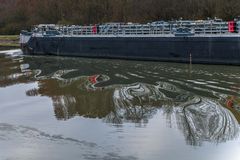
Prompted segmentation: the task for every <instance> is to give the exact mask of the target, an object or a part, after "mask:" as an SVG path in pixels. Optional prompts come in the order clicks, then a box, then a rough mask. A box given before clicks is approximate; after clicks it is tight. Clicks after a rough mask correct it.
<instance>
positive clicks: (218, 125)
mask: <svg viewBox="0 0 240 160" xmlns="http://www.w3.org/2000/svg"><path fill="white" fill-rule="evenodd" d="M164 111H167V112H164V113H165V114H166V115H167V118H168V121H169V123H170V124H171V123H175V121H176V122H177V127H178V129H179V130H181V131H182V132H183V134H184V136H185V139H186V142H187V143H188V144H190V145H202V143H203V142H204V141H208V142H214V143H219V142H225V141H227V140H230V139H233V138H235V137H236V136H238V133H239V126H238V122H237V120H236V118H235V117H234V116H233V114H232V113H231V112H230V111H229V110H227V109H226V108H223V107H222V106H221V105H220V104H219V103H217V102H214V101H212V100H209V99H205V98H193V99H192V100H190V101H188V102H186V103H184V104H182V105H180V106H177V107H174V108H173V109H172V111H171V113H170V114H169V108H168V107H167V108H164ZM171 125H172V124H171Z"/></svg>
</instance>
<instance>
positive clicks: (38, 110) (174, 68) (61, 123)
mask: <svg viewBox="0 0 240 160" xmlns="http://www.w3.org/2000/svg"><path fill="white" fill-rule="evenodd" d="M239 123H240V67H237V66H223V65H220V66H217V65H216V66H215V65H191V66H190V65H188V64H179V63H163V62H143V61H124V60H106V59H86V58H65V57H50V56H49V57H48V56H44V57H43V56H23V55H21V51H20V50H9V51H2V52H0V159H1V160H29V159H33V160H43V159H51V160H66V159H71V160H75V159H76V160H77V159H78V160H79V159H86V160H112V159H113V160H146V159H148V160H159V159H163V160H178V159H183V160H192V159H194V160H213V159H217V160H226V159H230V160H238V159H239V151H240V137H239V131H240V126H239Z"/></svg>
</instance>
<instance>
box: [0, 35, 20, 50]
mask: <svg viewBox="0 0 240 160" xmlns="http://www.w3.org/2000/svg"><path fill="white" fill-rule="evenodd" d="M0 47H12V48H17V47H19V36H18V35H0Z"/></svg>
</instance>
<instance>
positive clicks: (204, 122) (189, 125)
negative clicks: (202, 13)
mask: <svg viewBox="0 0 240 160" xmlns="http://www.w3.org/2000/svg"><path fill="white" fill-rule="evenodd" d="M33 62H35V61H33ZM33 62H32V61H31V63H32V64H30V65H27V64H25V62H24V63H23V60H22V59H21V60H16V61H13V60H11V59H4V58H1V57H0V66H1V68H0V73H1V74H0V86H3V87H4V86H9V85H13V84H17V83H28V82H36V81H37V83H38V88H34V89H31V90H28V91H26V95H28V96H37V95H41V96H48V97H50V98H51V99H52V102H53V107H54V112H55V116H56V118H57V119H58V120H67V119H69V118H72V117H74V116H83V117H88V118H101V119H103V120H104V121H105V122H108V123H114V124H121V123H124V122H133V123H136V124H139V125H142V124H146V123H148V121H149V119H150V118H152V117H153V116H154V115H155V114H156V113H157V111H158V110H162V111H163V113H164V115H165V116H166V119H167V121H168V123H169V124H170V126H173V125H177V128H178V129H179V130H180V131H181V132H182V133H183V134H184V137H185V139H186V142H187V143H188V144H190V145H202V143H203V142H204V141H209V142H214V143H219V142H225V141H227V140H229V139H233V138H234V137H236V136H237V135H238V132H239V127H238V123H237V121H236V119H235V117H234V116H233V115H232V113H231V112H230V111H229V110H227V109H225V108H223V107H222V106H221V105H220V104H219V103H217V102H215V101H213V100H211V99H207V98H202V97H195V96H193V95H191V94H189V93H188V92H186V91H183V90H180V89H179V88H177V87H176V86H175V85H173V84H170V83H166V82H156V84H155V85H153V84H148V83H132V82H129V83H128V82H127V83H126V84H127V85H112V86H111V85H107V87H97V84H98V83H101V82H107V81H108V80H109V79H110V77H111V75H110V77H109V76H106V75H94V74H86V75H84V76H83V75H82V73H81V72H80V71H79V70H78V69H72V68H81V67H82V68H84V64H81V65H82V66H81V67H79V66H78V65H79V64H80V63H78V61H76V62H75V64H74V67H73V64H70V63H67V64H64V65H62V68H61V69H59V68H58V66H55V65H56V64H55V63H52V61H49V62H48V64H49V65H50V66H51V65H53V66H52V67H53V68H54V69H52V67H49V66H48V65H45V64H46V63H44V62H45V61H43V62H41V63H40V62H39V64H38V62H36V64H35V63H33ZM43 64H44V65H43ZM32 65H35V69H33V68H32V70H30V69H29V67H30V68H31V67H32ZM65 65H67V66H68V67H66V66H65ZM19 66H20V67H19ZM39 66H41V67H39ZM71 67H72V68H71ZM49 68H51V70H50V69H49ZM86 69H89V67H85V68H84V70H86ZM99 73H101V72H99ZM114 74H115V73H114ZM87 75H88V76H87ZM111 78H112V77H111ZM113 84H115V83H113Z"/></svg>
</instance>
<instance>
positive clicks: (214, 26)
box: [35, 20, 240, 36]
mask: <svg viewBox="0 0 240 160" xmlns="http://www.w3.org/2000/svg"><path fill="white" fill-rule="evenodd" d="M236 24H237V26H236V27H237V28H236V31H240V21H238V22H237V23H236ZM178 28H188V29H189V30H191V32H192V33H194V34H227V33H229V30H228V22H225V21H215V20H202V21H182V20H180V21H169V22H164V21H159V22H153V23H148V24H133V23H128V24H123V23H106V24H102V25H89V26H78V25H72V26H62V25H39V26H37V27H36V28H35V32H38V33H42V34H47V32H46V31H57V32H58V33H59V34H60V35H70V36H74V35H155V34H174V33H175V32H176V31H177V29H178ZM48 33H49V32H48Z"/></svg>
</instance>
